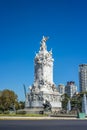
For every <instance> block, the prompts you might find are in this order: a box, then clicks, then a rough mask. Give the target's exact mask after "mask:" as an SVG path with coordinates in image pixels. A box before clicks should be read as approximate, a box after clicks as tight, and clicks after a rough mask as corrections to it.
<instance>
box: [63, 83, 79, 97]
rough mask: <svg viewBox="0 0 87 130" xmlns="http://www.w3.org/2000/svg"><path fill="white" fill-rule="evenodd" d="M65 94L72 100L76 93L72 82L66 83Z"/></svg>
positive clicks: (75, 87)
mask: <svg viewBox="0 0 87 130" xmlns="http://www.w3.org/2000/svg"><path fill="white" fill-rule="evenodd" d="M65 93H66V94H67V95H68V96H69V97H70V98H72V97H73V96H74V95H75V94H76V93H77V86H76V85H75V82H74V81H70V82H67V85H66V86H65Z"/></svg>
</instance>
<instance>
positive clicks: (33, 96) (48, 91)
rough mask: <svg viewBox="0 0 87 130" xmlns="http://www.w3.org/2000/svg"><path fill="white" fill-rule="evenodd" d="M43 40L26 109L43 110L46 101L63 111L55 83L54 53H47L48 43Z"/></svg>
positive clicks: (35, 64)
mask: <svg viewBox="0 0 87 130" xmlns="http://www.w3.org/2000/svg"><path fill="white" fill-rule="evenodd" d="M47 39H48V37H44V36H43V38H42V40H41V44H40V50H39V52H38V53H37V54H36V56H35V59H34V83H33V85H32V86H31V87H30V88H29V89H30V91H29V93H27V95H26V101H25V107H26V108H28V107H29V108H42V107H43V103H44V101H45V100H47V101H49V102H50V104H51V106H52V108H59V109H61V95H60V93H59V92H58V90H57V88H56V85H55V84H54V82H53V61H54V59H53V58H52V51H49V52H48V51H47V46H46V41H47Z"/></svg>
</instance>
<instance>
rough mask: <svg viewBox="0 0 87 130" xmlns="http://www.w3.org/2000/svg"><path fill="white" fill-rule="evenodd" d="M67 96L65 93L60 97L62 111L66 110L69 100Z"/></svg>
mask: <svg viewBox="0 0 87 130" xmlns="http://www.w3.org/2000/svg"><path fill="white" fill-rule="evenodd" d="M69 99H70V98H69V96H68V95H67V94H66V93H65V94H63V95H62V108H63V109H64V110H67V103H68V100H69Z"/></svg>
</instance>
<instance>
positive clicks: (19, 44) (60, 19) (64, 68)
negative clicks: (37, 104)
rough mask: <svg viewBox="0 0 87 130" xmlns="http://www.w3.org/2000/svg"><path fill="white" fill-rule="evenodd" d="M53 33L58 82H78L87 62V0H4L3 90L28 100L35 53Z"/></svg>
mask: <svg viewBox="0 0 87 130" xmlns="http://www.w3.org/2000/svg"><path fill="white" fill-rule="evenodd" d="M43 35H44V36H49V37H50V38H49V40H48V41H47V47H48V50H50V49H51V48H52V50H53V58H54V82H55V83H56V85H58V84H60V83H62V84H66V82H67V81H72V80H73V81H75V82H76V85H77V86H78V89H79V78H78V69H79V68H78V66H79V64H82V63H87V1H86V0H0V90H3V89H11V90H13V91H15V93H16V94H17V95H18V98H19V100H24V90H23V84H25V85H26V87H27V91H28V86H30V85H31V84H32V83H33V81H34V56H35V52H38V51H39V47H40V41H41V39H42V36H43Z"/></svg>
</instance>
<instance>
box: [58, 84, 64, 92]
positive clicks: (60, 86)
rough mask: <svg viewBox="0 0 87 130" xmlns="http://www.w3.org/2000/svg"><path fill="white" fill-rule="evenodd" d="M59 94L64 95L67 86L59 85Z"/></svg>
mask: <svg viewBox="0 0 87 130" xmlns="http://www.w3.org/2000/svg"><path fill="white" fill-rule="evenodd" d="M58 92H59V93H60V94H61V95H63V94H64V93H65V86H64V85H63V84H59V85H58Z"/></svg>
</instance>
